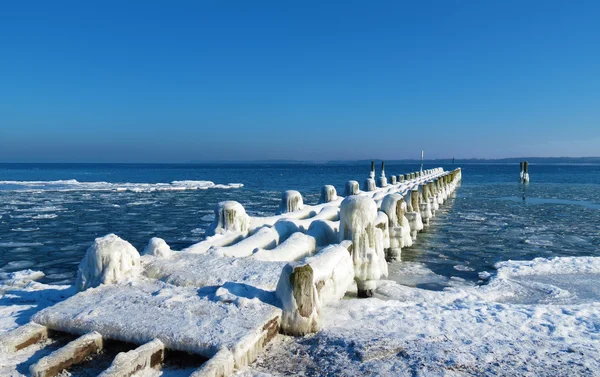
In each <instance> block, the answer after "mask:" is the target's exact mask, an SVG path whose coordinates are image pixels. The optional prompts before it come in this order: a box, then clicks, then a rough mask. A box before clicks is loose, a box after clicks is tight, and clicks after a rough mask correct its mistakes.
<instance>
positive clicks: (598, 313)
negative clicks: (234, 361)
mask: <svg viewBox="0 0 600 377" xmlns="http://www.w3.org/2000/svg"><path fill="white" fill-rule="evenodd" d="M497 267H498V268H499V270H498V274H497V275H496V276H494V277H493V278H492V279H491V281H490V282H489V284H487V285H484V286H479V287H475V286H468V285H464V286H462V287H461V286H455V287H452V288H448V289H446V290H445V291H441V292H435V291H426V290H422V289H418V288H410V287H406V286H401V285H399V284H397V283H395V282H385V283H384V284H382V286H380V287H379V288H378V290H377V293H376V297H374V298H370V299H361V300H358V299H346V300H343V301H341V302H339V303H338V304H336V305H333V306H329V307H327V308H325V309H324V313H323V319H324V323H323V331H321V332H319V333H317V334H314V335H311V336H306V337H302V338H292V337H285V336H279V337H278V338H276V339H275V340H274V341H273V342H272V343H271V344H270V345H269V346H268V347H267V350H266V351H265V353H264V354H263V355H262V356H261V357H259V359H258V361H257V362H256V363H255V364H254V365H253V366H252V368H251V369H249V370H246V371H242V372H240V373H239V375H240V376H263V375H264V374H267V375H300V376H315V375H319V376H361V375H363V376H414V375H417V376H497V375H503V376H522V375H524V376H595V375H600V287H599V286H598V284H597V282H598V281H599V280H600V272H599V271H598V267H600V258H585V257H583V258H555V259H536V260H534V261H528V262H510V261H509V262H502V263H500V264H498V265H497ZM563 272H564V273H563ZM432 274H433V273H432Z"/></svg>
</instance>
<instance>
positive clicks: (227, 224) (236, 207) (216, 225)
mask: <svg viewBox="0 0 600 377" xmlns="http://www.w3.org/2000/svg"><path fill="white" fill-rule="evenodd" d="M249 226H250V216H248V215H247V214H246V210H245V209H244V207H243V206H242V205H241V204H240V203H238V202H236V201H234V200H227V201H224V202H219V204H217V207H216V208H215V220H214V221H213V222H212V224H210V226H209V227H208V229H207V230H206V235H207V236H214V235H215V234H223V233H226V232H240V233H243V234H246V233H247V232H248V227H249Z"/></svg>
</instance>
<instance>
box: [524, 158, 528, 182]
mask: <svg viewBox="0 0 600 377" xmlns="http://www.w3.org/2000/svg"><path fill="white" fill-rule="evenodd" d="M523 182H524V183H529V162H527V161H525V162H523Z"/></svg>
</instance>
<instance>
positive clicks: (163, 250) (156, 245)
mask: <svg viewBox="0 0 600 377" xmlns="http://www.w3.org/2000/svg"><path fill="white" fill-rule="evenodd" d="M171 253H173V251H172V250H171V247H170V246H169V245H168V244H167V243H166V242H165V240H163V239H162V238H158V237H152V238H151V239H150V241H148V244H147V245H146V247H145V248H144V251H142V255H152V256H155V257H160V258H168V257H170V256H171Z"/></svg>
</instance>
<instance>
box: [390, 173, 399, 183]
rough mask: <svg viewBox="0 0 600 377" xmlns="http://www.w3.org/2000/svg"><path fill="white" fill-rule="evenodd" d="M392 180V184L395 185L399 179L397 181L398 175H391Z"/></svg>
mask: <svg viewBox="0 0 600 377" xmlns="http://www.w3.org/2000/svg"><path fill="white" fill-rule="evenodd" d="M390 181H391V182H392V185H395V184H396V183H397V182H398V181H396V176H395V175H391V176H390Z"/></svg>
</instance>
